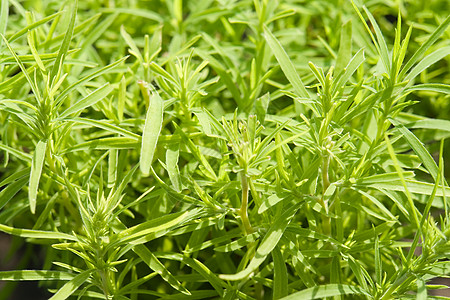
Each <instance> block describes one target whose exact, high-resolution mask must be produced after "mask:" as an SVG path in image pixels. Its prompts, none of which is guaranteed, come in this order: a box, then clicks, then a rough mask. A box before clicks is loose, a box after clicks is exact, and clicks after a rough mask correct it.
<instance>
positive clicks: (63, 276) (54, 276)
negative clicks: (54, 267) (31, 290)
mask: <svg viewBox="0 0 450 300" xmlns="http://www.w3.org/2000/svg"><path fill="white" fill-rule="evenodd" d="M74 277H75V275H74V274H72V273H68V272H62V271H47V270H18V271H2V272H0V280H8V281H25V280H39V281H43V280H72V279H73V278H74Z"/></svg>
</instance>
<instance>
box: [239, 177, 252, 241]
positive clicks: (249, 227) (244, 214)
mask: <svg viewBox="0 0 450 300" xmlns="http://www.w3.org/2000/svg"><path fill="white" fill-rule="evenodd" d="M241 184H242V203H241V208H240V209H239V216H240V217H241V220H242V224H243V225H244V229H245V233H246V234H251V233H253V228H252V225H250V221H249V219H248V214H247V210H248V181H247V175H246V174H245V173H244V172H242V173H241Z"/></svg>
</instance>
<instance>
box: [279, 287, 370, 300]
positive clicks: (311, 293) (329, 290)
mask: <svg viewBox="0 0 450 300" xmlns="http://www.w3.org/2000/svg"><path fill="white" fill-rule="evenodd" d="M340 295H366V296H369V295H368V294H367V293H366V292H365V291H364V290H363V289H361V288H358V287H356V286H351V285H346V284H325V285H319V286H315V287H312V288H309V289H306V290H303V291H300V292H297V293H294V294H291V295H289V296H287V297H284V298H282V299H283V300H298V299H302V300H311V299H324V298H326V297H333V296H340Z"/></svg>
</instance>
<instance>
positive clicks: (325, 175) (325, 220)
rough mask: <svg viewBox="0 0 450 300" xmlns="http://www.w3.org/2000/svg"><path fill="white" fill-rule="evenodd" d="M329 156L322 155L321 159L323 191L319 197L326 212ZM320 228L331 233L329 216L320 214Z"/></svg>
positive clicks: (326, 232) (325, 232)
mask: <svg viewBox="0 0 450 300" xmlns="http://www.w3.org/2000/svg"><path fill="white" fill-rule="evenodd" d="M329 160H330V159H329V157H328V156H325V157H323V161H322V185H323V191H322V198H320V205H322V207H323V209H324V210H325V212H326V213H328V203H327V201H326V200H325V192H326V191H327V189H328V187H329V186H330V178H329V175H328V166H329ZM321 217H322V228H323V233H324V234H327V235H329V234H331V219H330V217H327V216H324V215H322V216H321Z"/></svg>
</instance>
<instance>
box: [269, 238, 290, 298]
mask: <svg viewBox="0 0 450 300" xmlns="http://www.w3.org/2000/svg"><path fill="white" fill-rule="evenodd" d="M272 257H273V268H274V271H273V299H280V298H282V297H284V296H287V294H288V272H287V268H286V263H285V260H284V258H283V254H282V253H281V251H280V248H279V247H278V246H277V247H275V248H274V249H273V251H272Z"/></svg>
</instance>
